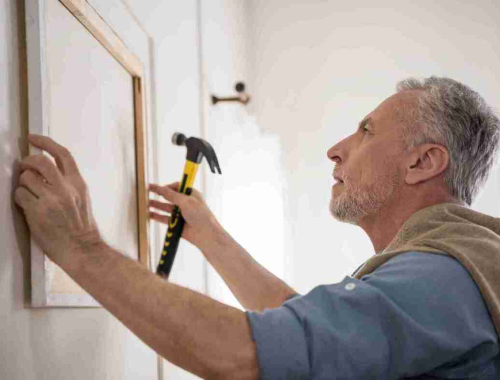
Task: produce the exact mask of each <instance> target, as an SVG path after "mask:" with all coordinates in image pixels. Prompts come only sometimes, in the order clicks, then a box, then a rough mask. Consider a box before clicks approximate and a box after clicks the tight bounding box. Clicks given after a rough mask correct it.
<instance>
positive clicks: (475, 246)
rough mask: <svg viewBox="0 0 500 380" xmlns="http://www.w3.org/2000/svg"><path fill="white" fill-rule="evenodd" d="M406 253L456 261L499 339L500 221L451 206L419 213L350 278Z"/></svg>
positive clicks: (449, 204) (438, 206) (442, 205)
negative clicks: (479, 297)
mask: <svg viewBox="0 0 500 380" xmlns="http://www.w3.org/2000/svg"><path fill="white" fill-rule="evenodd" d="M408 251H421V252H424V253H425V252H430V253H437V254H442V255H449V256H451V257H453V258H455V259H456V260H458V261H459V262H460V263H461V264H462V265H463V266H464V267H465V268H466V269H467V270H468V271H469V273H470V275H471V277H472V279H473V280H474V281H475V282H476V284H477V286H478V287H479V290H480V291H481V294H482V296H483V299H484V301H485V302H486V305H487V307H488V310H489V312H490V315H491V317H492V320H493V323H494V325H495V328H496V332H497V335H498V336H499V337H500V218H494V217H492V216H489V215H486V214H482V213H480V212H477V211H474V210H471V209H470V208H467V207H464V206H460V205H457V204H453V203H441V204H437V205H433V206H430V207H427V208H424V209H422V210H419V211H417V212H416V213H414V214H413V215H412V216H411V217H410V218H408V220H407V221H406V222H405V223H404V224H403V226H402V227H401V229H400V230H399V232H398V234H397V235H396V236H395V237H394V239H393V240H392V241H391V243H390V244H389V245H388V246H387V247H386V248H385V249H384V250H383V251H382V252H380V253H378V254H376V255H374V256H372V257H371V258H369V259H368V260H367V261H366V262H365V263H364V265H363V266H362V267H361V268H360V269H359V270H358V271H357V272H356V274H355V275H354V278H357V279H360V278H361V277H362V276H364V275H366V274H369V273H371V272H372V271H374V270H375V269H376V268H377V267H379V266H381V265H382V264H384V263H385V262H386V261H388V260H389V259H391V258H392V257H394V256H396V255H398V254H400V253H403V252H408Z"/></svg>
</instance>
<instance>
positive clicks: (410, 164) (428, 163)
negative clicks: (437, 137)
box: [405, 144, 450, 185]
mask: <svg viewBox="0 0 500 380" xmlns="http://www.w3.org/2000/svg"><path fill="white" fill-rule="evenodd" d="M449 160H450V158H449V155H448V150H447V149H446V148H445V147H443V146H441V145H437V144H423V145H420V146H418V147H417V148H415V150H414V151H413V152H412V153H410V154H408V156H407V159H406V177H405V182H406V183H407V184H408V185H415V184H417V183H419V182H425V181H427V180H429V179H432V178H434V177H436V176H438V175H439V174H441V173H442V172H443V171H445V170H446V168H447V167H448V163H449Z"/></svg>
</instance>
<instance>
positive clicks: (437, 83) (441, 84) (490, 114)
mask: <svg viewBox="0 0 500 380" xmlns="http://www.w3.org/2000/svg"><path fill="white" fill-rule="evenodd" d="M396 90H397V92H398V93H401V92H403V91H408V90H420V91H421V92H420V93H419V94H418V104H417V107H412V108H413V112H412V111H410V110H409V109H404V111H409V113H407V114H406V115H405V117H404V119H405V120H406V121H408V122H407V123H403V128H402V144H403V147H404V148H405V149H409V148H415V147H417V146H419V145H422V144H425V143H434V144H439V145H442V146H444V147H445V148H447V149H448V154H449V156H450V162H449V165H448V168H447V169H446V171H445V184H446V186H447V188H448V190H449V192H450V195H451V196H453V197H455V198H456V199H457V200H458V201H459V202H462V204H463V203H466V204H467V205H469V206H470V205H471V204H472V202H473V201H474V199H475V198H476V196H477V195H478V193H479V190H480V189H481V188H482V186H483V185H484V183H485V182H486V180H487V179H488V176H489V174H490V171H491V169H492V168H495V167H496V165H497V163H498V162H497V160H498V150H499V140H500V120H499V118H498V117H497V116H496V114H495V112H494V111H493V109H492V108H491V107H490V106H488V104H486V102H485V100H484V99H483V98H482V97H481V95H479V94H478V93H477V92H475V91H473V90H472V89H471V88H469V87H467V86H466V85H464V84H462V83H459V82H457V81H455V80H453V79H449V78H437V77H430V78H425V79H422V80H418V79H415V78H408V79H405V80H402V81H400V82H398V84H397V86H396Z"/></svg>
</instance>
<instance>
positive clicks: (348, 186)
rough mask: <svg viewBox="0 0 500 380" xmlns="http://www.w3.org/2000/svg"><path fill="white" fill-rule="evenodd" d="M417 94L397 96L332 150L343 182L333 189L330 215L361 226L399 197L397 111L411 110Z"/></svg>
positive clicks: (400, 148) (401, 177) (391, 98)
mask: <svg viewBox="0 0 500 380" xmlns="http://www.w3.org/2000/svg"><path fill="white" fill-rule="evenodd" d="M413 102H415V94H408V93H406V94H405V93H403V94H396V95H393V96H391V97H390V98H388V99H386V100H385V101H384V102H383V103H382V104H380V105H379V106H378V107H377V108H376V109H375V110H374V111H372V112H371V113H370V114H368V115H367V116H366V117H365V118H364V119H363V121H362V122H361V123H360V125H359V129H358V130H357V131H356V132H354V133H353V134H352V135H350V136H349V137H347V138H345V139H344V140H342V141H340V142H339V143H338V144H336V145H334V146H333V147H331V148H330V149H329V150H328V152H327V154H328V157H329V158H330V159H331V160H332V161H334V162H336V163H337V165H336V168H335V173H336V175H338V176H340V177H341V178H342V179H343V181H344V182H343V183H341V182H338V183H336V184H335V185H334V186H333V188H332V199H331V201H330V213H331V214H332V216H333V217H334V218H335V219H337V220H339V221H341V222H345V223H349V224H353V225H358V224H359V222H360V220H362V219H363V218H365V217H366V216H369V215H376V214H377V213H378V212H379V211H380V210H381V209H382V208H383V207H384V205H389V204H390V203H391V202H392V201H393V200H395V199H396V198H397V197H398V191H399V190H400V187H401V185H402V184H403V180H404V177H403V172H402V169H401V158H402V145H401V137H400V136H401V135H400V134H401V121H400V119H399V118H398V113H397V112H396V110H398V109H399V110H401V109H402V107H404V106H405V105H406V106H409V105H410V106H411V105H412V104H413Z"/></svg>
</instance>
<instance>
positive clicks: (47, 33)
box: [26, 0, 150, 307]
mask: <svg viewBox="0 0 500 380" xmlns="http://www.w3.org/2000/svg"><path fill="white" fill-rule="evenodd" d="M26 29H27V33H26V34H27V50H28V57H27V58H28V93H29V131H30V133H35V134H42V135H46V136H50V137H52V138H53V139H54V140H55V141H57V142H58V143H60V144H61V145H64V146H66V147H67V148H68V149H69V150H70V151H71V153H72V154H73V156H74V157H75V160H76V162H77V164H78V167H79V169H80V172H81V173H82V176H83V177H84V179H85V180H86V182H87V184H88V185H89V192H90V196H91V199H92V208H93V212H94V216H95V218H96V221H97V223H98V225H99V228H100V231H101V233H102V235H103V237H104V238H105V240H106V241H107V242H108V244H110V245H111V246H113V247H114V248H116V249H117V250H119V251H120V252H122V253H123V254H125V255H128V256H130V257H131V258H133V259H135V260H138V261H140V262H141V263H142V264H144V265H146V266H147V267H148V268H149V267H150V266H149V244H148V241H149V239H148V235H149V233H148V221H147V194H146V183H147V178H146V167H147V166H146V155H145V150H146V148H145V138H146V126H145V112H144V88H143V83H144V82H145V81H144V78H143V69H142V64H141V62H140V61H139V59H138V58H137V57H136V56H135V55H134V54H133V53H132V52H131V51H130V50H129V49H128V48H127V47H126V46H125V45H124V43H123V42H122V40H121V39H120V38H119V37H118V36H117V34H116V33H115V32H114V31H113V30H112V29H111V28H110V27H109V25H107V24H106V23H105V21H104V19H103V18H101V17H100V16H99V15H98V14H97V12H96V11H95V9H94V8H92V6H91V5H90V4H89V3H88V2H87V1H85V0H60V1H59V0H26ZM39 153H40V151H39V150H38V149H36V148H33V147H32V146H30V154H39ZM31 280H32V306H33V307H57V306H60V307H75V306H79V307H98V306H100V305H99V303H98V302H97V301H95V300H94V299H93V298H92V297H91V296H90V295H89V294H88V293H86V292H85V291H84V290H83V289H81V288H80V287H79V286H78V284H76V283H75V282H74V281H73V280H72V279H71V278H70V277H69V276H67V275H66V273H65V272H64V271H62V270H61V269H60V268H59V267H58V266H57V265H55V264H54V263H53V262H52V261H51V260H50V259H48V257H47V256H46V255H45V254H44V253H43V251H42V250H41V249H40V248H39V247H38V245H37V244H36V242H35V241H34V240H33V239H32V240H31Z"/></svg>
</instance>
